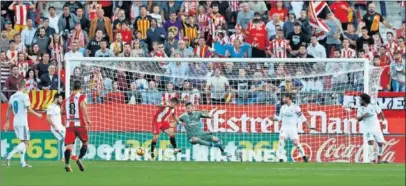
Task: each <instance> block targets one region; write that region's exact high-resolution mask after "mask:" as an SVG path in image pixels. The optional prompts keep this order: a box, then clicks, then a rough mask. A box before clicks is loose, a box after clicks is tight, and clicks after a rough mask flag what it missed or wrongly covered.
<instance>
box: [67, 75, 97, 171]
mask: <svg viewBox="0 0 406 186" xmlns="http://www.w3.org/2000/svg"><path fill="white" fill-rule="evenodd" d="M81 86H82V85H81V83H80V81H74V82H73V93H72V94H71V95H70V96H69V97H68V98H67V100H66V101H65V103H64V104H63V106H62V108H64V109H65V112H66V120H67V121H66V136H65V146H66V150H65V153H64V156H65V170H66V172H72V168H71V167H70V165H69V159H70V156H71V153H72V148H73V145H74V144H75V140H76V137H78V138H79V139H80V141H82V147H81V148H80V154H79V159H78V160H76V164H77V165H78V167H79V170H80V171H84V170H85V166H84V165H83V163H82V158H83V156H85V155H86V151H87V145H88V143H89V142H88V140H89V137H88V127H89V126H90V125H91V123H90V118H89V115H88V113H87V106H86V105H87V104H86V95H83V94H81V93H80V90H81Z"/></svg>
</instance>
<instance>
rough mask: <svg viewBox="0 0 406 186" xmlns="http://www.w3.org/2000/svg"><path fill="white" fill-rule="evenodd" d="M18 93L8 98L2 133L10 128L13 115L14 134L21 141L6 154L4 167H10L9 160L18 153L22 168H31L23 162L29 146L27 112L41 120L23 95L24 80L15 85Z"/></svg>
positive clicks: (28, 99)
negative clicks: (11, 114) (12, 114)
mask: <svg viewBox="0 0 406 186" xmlns="http://www.w3.org/2000/svg"><path fill="white" fill-rule="evenodd" d="M17 86H18V91H17V92H16V93H15V94H13V95H12V96H11V97H10V101H9V104H8V109H7V114H6V124H5V126H4V131H7V130H8V129H9V127H10V113H11V112H13V113H14V120H13V126H14V132H15V134H16V137H17V138H18V139H19V140H20V141H21V143H20V144H18V145H17V146H16V147H14V149H13V150H12V151H11V152H10V153H9V154H8V155H7V154H6V157H5V159H6V165H7V166H10V159H11V157H13V155H14V154H15V153H17V152H19V153H20V165H21V167H24V168H31V165H28V164H27V163H26V162H25V152H26V150H27V148H28V146H29V140H30V133H29V128H28V118H27V111H28V112H29V113H31V114H34V115H35V116H37V117H39V118H41V117H42V115H41V114H39V113H37V112H35V111H34V110H32V108H31V103H30V98H29V97H28V95H27V94H25V93H24V92H25V89H26V84H25V80H20V81H19V82H18V84H17Z"/></svg>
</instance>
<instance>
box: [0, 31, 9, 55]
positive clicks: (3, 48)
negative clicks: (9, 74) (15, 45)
mask: <svg viewBox="0 0 406 186" xmlns="http://www.w3.org/2000/svg"><path fill="white" fill-rule="evenodd" d="M9 42H10V39H8V38H7V30H6V29H1V37H0V43H1V45H0V51H7V50H8V49H9V48H10V44H9Z"/></svg>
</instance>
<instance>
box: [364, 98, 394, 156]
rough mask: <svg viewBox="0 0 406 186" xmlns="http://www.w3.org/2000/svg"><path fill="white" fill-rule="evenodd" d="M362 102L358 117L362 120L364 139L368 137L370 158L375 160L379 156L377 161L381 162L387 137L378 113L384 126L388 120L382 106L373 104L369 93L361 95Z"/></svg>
mask: <svg viewBox="0 0 406 186" xmlns="http://www.w3.org/2000/svg"><path fill="white" fill-rule="evenodd" d="M360 103H361V107H360V108H358V110H357V118H358V121H360V122H361V128H362V129H363V136H364V139H365V138H366V139H367V141H368V145H369V146H368V154H369V160H371V162H375V158H376V156H378V159H377V162H378V163H381V156H382V151H383V145H384V144H385V139H384V137H383V134H382V130H381V125H380V124H379V120H378V114H379V115H380V117H381V122H382V123H383V124H384V125H383V126H386V125H387V124H388V121H387V120H386V119H385V116H384V115H383V112H382V110H381V108H380V107H379V106H378V105H377V104H371V97H370V96H369V95H368V94H361V95H360ZM374 141H376V142H377V144H378V152H377V153H376V152H374Z"/></svg>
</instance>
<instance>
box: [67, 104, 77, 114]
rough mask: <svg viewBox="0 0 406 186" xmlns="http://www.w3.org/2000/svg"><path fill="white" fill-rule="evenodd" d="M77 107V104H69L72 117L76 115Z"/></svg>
mask: <svg viewBox="0 0 406 186" xmlns="http://www.w3.org/2000/svg"><path fill="white" fill-rule="evenodd" d="M75 108H76V106H75V103H70V104H69V114H71V115H75V113H76V109H75Z"/></svg>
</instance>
